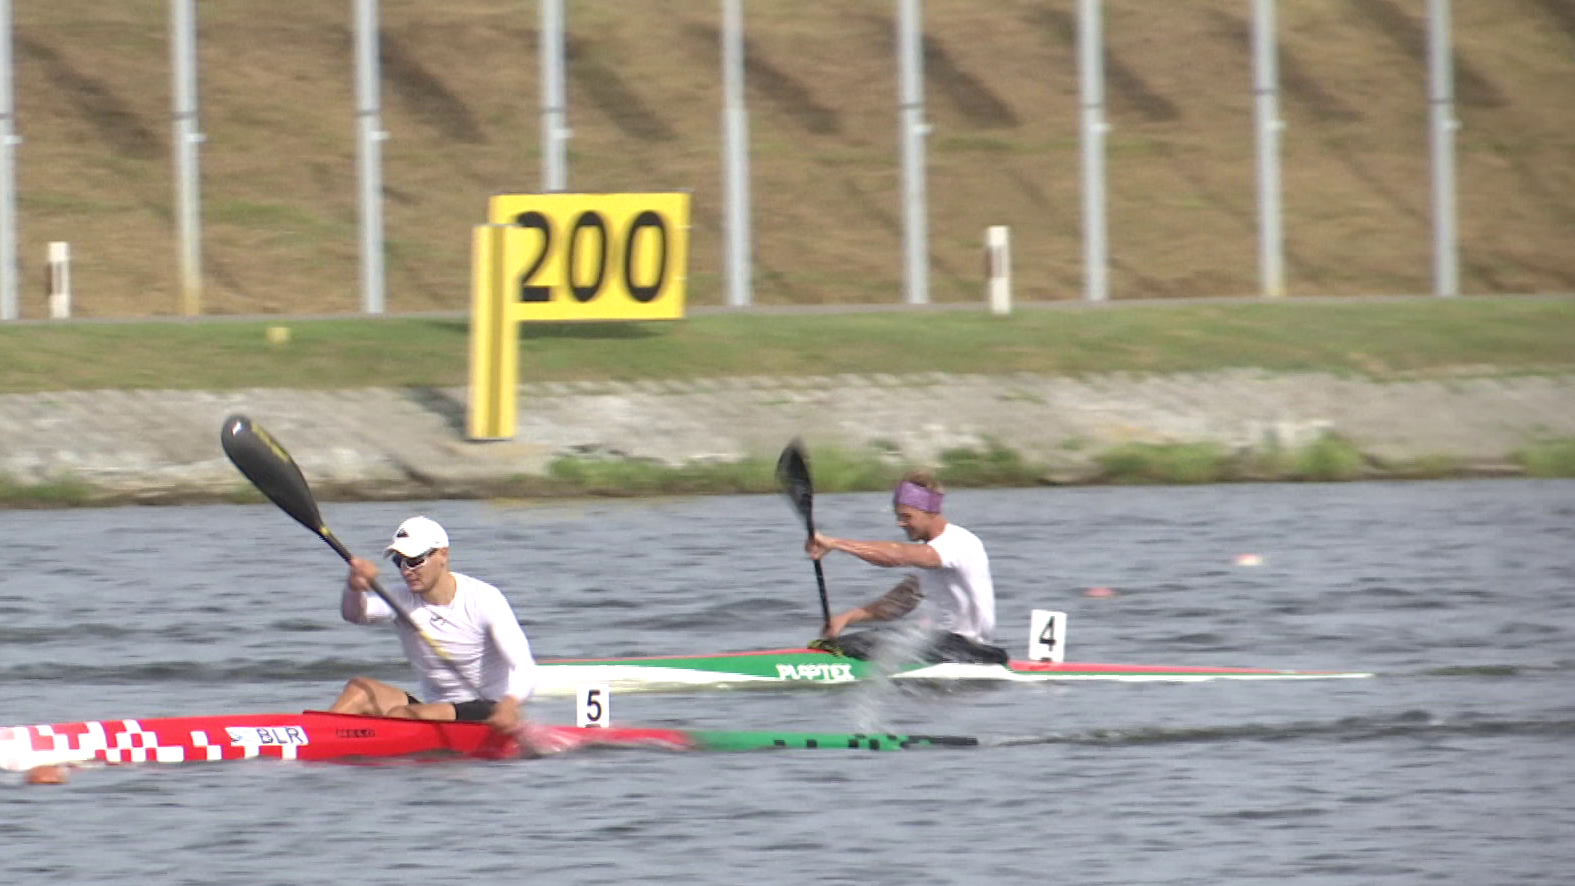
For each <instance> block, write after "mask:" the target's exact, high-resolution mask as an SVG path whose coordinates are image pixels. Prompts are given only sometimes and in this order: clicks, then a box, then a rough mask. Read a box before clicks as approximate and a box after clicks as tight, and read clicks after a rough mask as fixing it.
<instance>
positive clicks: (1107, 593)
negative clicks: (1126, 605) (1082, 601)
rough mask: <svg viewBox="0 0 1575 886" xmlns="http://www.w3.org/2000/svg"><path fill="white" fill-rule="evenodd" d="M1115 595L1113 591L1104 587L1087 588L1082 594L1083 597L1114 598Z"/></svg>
mask: <svg viewBox="0 0 1575 886" xmlns="http://www.w3.org/2000/svg"><path fill="white" fill-rule="evenodd" d="M1115 595H1116V592H1115V591H1112V590H1111V589H1110V588H1105V587H1099V588H1089V589H1088V590H1086V591H1084V592H1083V596H1085V597H1114V596H1115Z"/></svg>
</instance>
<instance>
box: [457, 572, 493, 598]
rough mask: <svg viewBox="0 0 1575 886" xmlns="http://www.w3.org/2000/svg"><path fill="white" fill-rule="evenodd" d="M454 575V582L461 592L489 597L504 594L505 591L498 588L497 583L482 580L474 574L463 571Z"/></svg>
mask: <svg viewBox="0 0 1575 886" xmlns="http://www.w3.org/2000/svg"><path fill="white" fill-rule="evenodd" d="M453 575H454V582H455V584H456V585H457V586H458V588H459V592H460V593H464V594H479V595H483V596H488V597H490V596H494V595H496V596H499V597H501V596H503V592H502V591H500V590H498V588H497V586H496V585H494V584H492V583H490V582H485V581H482V580H481V579H479V578H477V577H475V576H474V575H466V574H465V573H463V572H455V573H453Z"/></svg>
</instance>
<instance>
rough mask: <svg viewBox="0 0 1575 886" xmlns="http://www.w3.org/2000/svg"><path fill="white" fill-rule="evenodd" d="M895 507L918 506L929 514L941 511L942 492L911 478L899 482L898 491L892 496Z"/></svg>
mask: <svg viewBox="0 0 1575 886" xmlns="http://www.w3.org/2000/svg"><path fill="white" fill-rule="evenodd" d="M891 503H892V506H893V507H909V508H917V509H919V510H921V511H924V512H925V513H928V514H939V513H940V512H941V494H940V493H939V492H936V491H935V490H933V489H925V488H924V487H923V486H920V485H919V484H917V483H914V482H912V481H910V480H904V481H902V482H901V483H898V484H897V491H896V493H895V494H893V495H892V497H891Z"/></svg>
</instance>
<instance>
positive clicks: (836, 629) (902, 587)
mask: <svg viewBox="0 0 1575 886" xmlns="http://www.w3.org/2000/svg"><path fill="white" fill-rule="evenodd" d="M923 599H924V592H923V591H921V590H919V577H918V576H916V575H909V576H905V577H904V578H903V579H902V581H900V582H897V585H896V586H895V587H893V588H892V589H891V590H889V591H887V592H886V593H885V594H883V595H882V596H881V598H880V599H878V600H876V601H875V602H873V603H868V604H865V605H863V606H860V607H857V608H855V609H849V610H847V611H846V612H841V613H838V614H836V615H833V616H832V617H831V621H829V622H827V623H826V627H825V631H824V634H823V636H826V637H835V636H837V635H838V634H840V633H842V631H843V630H844V629H846V628H847V626H848V625H851V624H858V623H859V622H861V621H891V620H892V619H896V618H902V617H903V616H904V615H907V614H908V613H910V612H912V611H913V610H914V608H916V607H917V606H918V605H919V601H920V600H923Z"/></svg>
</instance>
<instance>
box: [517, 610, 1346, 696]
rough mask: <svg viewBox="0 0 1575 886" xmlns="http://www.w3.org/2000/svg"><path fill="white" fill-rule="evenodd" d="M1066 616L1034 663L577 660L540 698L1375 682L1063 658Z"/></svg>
mask: <svg viewBox="0 0 1575 886" xmlns="http://www.w3.org/2000/svg"><path fill="white" fill-rule="evenodd" d="M1065 630H1066V616H1065V614H1064V613H1060V612H1049V611H1046V610H1035V612H1034V620H1033V629H1032V630H1031V632H1030V636H1029V644H1028V652H1029V656H1030V658H1028V659H1016V660H1013V661H1009V662H1007V663H1006V664H1004V665H999V664H962V663H956V662H946V663H942V664H927V663H913V664H907V665H902V666H900V667H896V668H892V667H891V666H889V665H887V664H885V663H877V662H871V661H862V660H860V659H855V658H845V657H843V656H840V655H836V654H833V653H830V652H825V651H821V650H818V649H808V648H802V647H800V648H792V649H767V650H759V651H748V652H721V653H714V654H710V655H683V656H655V657H638V658H572V659H550V660H545V661H542V662H540V664H539V669H540V682H538V683H537V688H536V694H537V695H538V696H545V697H556V696H572V695H574V694H575V691H576V687H579V686H585V685H593V684H594V685H600V686H606V687H607V688H608V690H610V691H612V692H614V693H625V692H690V691H699V690H713V689H715V690H730V689H792V688H804V687H819V686H845V685H849V684H853V683H858V682H860V681H865V680H870V679H872V678H889V679H893V680H903V681H929V682H934V683H940V684H947V683H1003V684H1004V683H1057V682H1069V681H1073V680H1105V681H1116V682H1123V683H1144V682H1147V683H1200V682H1204V681H1208V680H1330V679H1356V678H1361V677H1371V676H1372V674H1371V673H1368V672H1365V671H1311V670H1284V669H1275V668H1246V667H1202V666H1198V665H1146V664H1095V663H1090V662H1072V661H1064V660H1062V653H1063V651H1064V650H1065V648H1066V646H1065Z"/></svg>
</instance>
